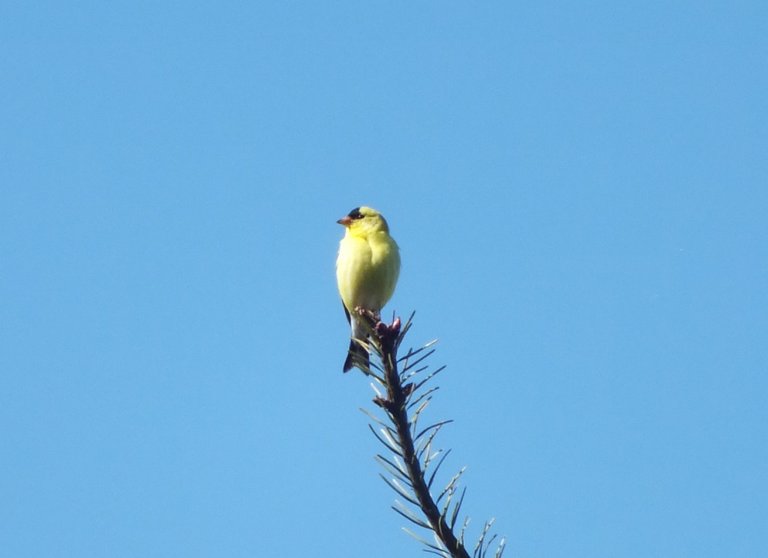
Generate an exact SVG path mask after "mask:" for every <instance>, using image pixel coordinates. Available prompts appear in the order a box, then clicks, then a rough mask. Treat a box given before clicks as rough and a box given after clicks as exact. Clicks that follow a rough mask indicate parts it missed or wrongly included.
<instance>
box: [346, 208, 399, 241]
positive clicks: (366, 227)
mask: <svg viewBox="0 0 768 558" xmlns="http://www.w3.org/2000/svg"><path fill="white" fill-rule="evenodd" d="M336 222H337V223H338V224H339V225H344V226H345V227H346V228H347V232H348V234H351V235H353V236H366V235H368V234H372V233H377V232H385V233H388V232H389V226H388V225H387V221H386V220H385V219H384V217H383V216H382V215H381V213H379V212H378V211H376V210H375V209H372V208H370V207H365V206H362V207H356V208H355V209H353V210H352V211H350V212H349V214H348V215H346V216H345V217H342V218H341V219H339V220H338V221H336Z"/></svg>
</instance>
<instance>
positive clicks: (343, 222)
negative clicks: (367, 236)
mask: <svg viewBox="0 0 768 558" xmlns="http://www.w3.org/2000/svg"><path fill="white" fill-rule="evenodd" d="M336 222H337V223H338V224H339V225H344V226H345V227H348V226H349V225H351V224H352V217H350V216H349V215H347V216H346V217H342V218H341V219H339V220H338V221H336Z"/></svg>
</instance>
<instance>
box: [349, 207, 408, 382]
mask: <svg viewBox="0 0 768 558" xmlns="http://www.w3.org/2000/svg"><path fill="white" fill-rule="evenodd" d="M337 223H339V224H340V225H343V226H344V227H345V228H346V231H345V233H344V238H343V239H341V243H340V244H339V256H338V258H337V259H336V281H337V283H338V287H339V294H340V295H341V301H342V303H343V304H344V313H345V314H346V315H347V321H348V322H349V324H350V326H351V328H352V340H351V341H350V344H349V352H348V353H347V359H346V360H345V361H344V372H348V371H349V370H351V369H352V367H353V366H358V367H359V368H362V367H363V366H364V367H365V368H367V367H368V366H369V364H370V362H369V359H368V351H367V350H366V349H365V347H364V346H362V345H361V344H360V343H358V341H357V340H360V341H362V342H365V340H366V339H367V337H368V330H367V328H366V326H365V324H364V323H362V320H361V319H360V316H359V315H358V313H357V312H356V308H365V309H366V310H370V311H371V312H373V313H374V314H376V315H377V316H378V315H379V313H380V312H381V309H382V308H383V307H384V305H385V304H386V303H387V301H388V300H389V299H390V297H391V296H392V293H393V292H394V291H395V285H396V284H397V277H398V275H400V251H399V249H398V247H397V243H396V242H395V241H394V239H393V238H392V237H391V236H389V226H388V225H387V222H386V221H385V220H384V217H382V215H381V214H380V213H379V212H378V211H376V210H375V209H371V208H370V207H356V208H355V209H353V210H352V211H350V212H349V215H347V216H346V217H343V218H341V219H339V220H338V221H337Z"/></svg>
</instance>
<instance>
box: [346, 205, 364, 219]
mask: <svg viewBox="0 0 768 558" xmlns="http://www.w3.org/2000/svg"><path fill="white" fill-rule="evenodd" d="M349 216H350V217H351V218H352V219H362V218H363V214H362V213H360V208H359V207H356V208H355V209H353V210H352V211H350V212H349Z"/></svg>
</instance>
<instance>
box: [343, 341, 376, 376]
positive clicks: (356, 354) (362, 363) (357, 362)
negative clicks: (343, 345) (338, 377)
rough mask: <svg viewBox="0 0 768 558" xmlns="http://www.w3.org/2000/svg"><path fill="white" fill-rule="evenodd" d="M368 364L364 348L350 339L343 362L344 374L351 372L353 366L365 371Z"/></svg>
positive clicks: (366, 352)
mask: <svg viewBox="0 0 768 558" xmlns="http://www.w3.org/2000/svg"><path fill="white" fill-rule="evenodd" d="M370 364H371V362H370V360H369V357H368V351H367V350H366V348H365V347H364V346H363V345H361V344H360V342H359V341H357V340H356V339H352V340H351V341H350V342H349V352H348V353H347V360H345V361H344V372H349V371H350V370H352V367H353V366H357V367H358V368H365V369H367V368H368V367H369V366H370Z"/></svg>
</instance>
